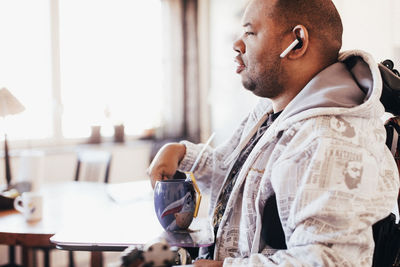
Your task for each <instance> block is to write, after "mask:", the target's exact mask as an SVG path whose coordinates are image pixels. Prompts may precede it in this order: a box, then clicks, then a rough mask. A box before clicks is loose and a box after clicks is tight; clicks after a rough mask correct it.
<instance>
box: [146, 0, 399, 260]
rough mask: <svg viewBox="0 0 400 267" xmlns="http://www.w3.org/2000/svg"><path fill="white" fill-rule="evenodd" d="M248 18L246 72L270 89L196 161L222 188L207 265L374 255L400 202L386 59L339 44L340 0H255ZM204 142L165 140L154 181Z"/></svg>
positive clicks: (214, 188)
mask: <svg viewBox="0 0 400 267" xmlns="http://www.w3.org/2000/svg"><path fill="white" fill-rule="evenodd" d="M243 27H244V33H243V35H242V36H241V38H240V39H239V40H237V41H236V42H235V44H234V49H235V51H237V52H238V56H237V57H236V62H237V63H238V68H237V73H238V74H240V76H241V78H242V83H243V85H244V87H245V88H247V89H248V90H250V91H251V92H253V93H254V94H255V95H257V96H259V97H261V99H260V102H259V104H258V105H257V106H256V107H255V108H254V110H253V111H252V112H250V114H249V115H248V117H247V118H246V119H245V120H244V121H243V122H242V123H241V125H240V127H239V128H238V129H237V130H236V132H235V133H234V134H233V136H232V137H231V138H230V139H229V140H228V141H227V142H226V143H224V144H222V145H220V146H219V147H217V148H216V149H212V148H207V150H206V153H204V154H203V156H202V158H201V160H200V163H199V165H198V167H197V169H196V170H195V176H196V178H197V181H198V184H199V186H201V189H202V190H203V191H204V192H206V191H205V190H209V191H210V193H211V205H210V206H211V207H210V216H211V218H212V222H213V225H214V229H215V237H216V240H215V246H213V247H210V248H208V249H207V250H204V249H202V250H201V253H200V254H202V255H205V256H207V259H203V260H198V261H196V262H195V265H196V266H222V265H223V266H371V263H372V256H373V249H374V241H373V237H372V230H371V227H372V225H373V224H374V223H375V222H377V221H378V220H380V219H382V218H384V217H386V216H387V215H388V214H389V213H390V212H391V210H393V208H394V206H395V203H396V197H397V192H398V187H399V184H398V173H397V169H396V166H395V164H394V160H393V158H392V156H391V154H390V152H389V151H388V149H387V148H386V147H385V144H384V140H385V130H384V127H383V123H382V121H381V119H380V117H381V116H382V115H383V112H384V109H383V106H382V105H381V103H380V102H379V97H380V94H381V90H382V89H381V87H382V86H381V80H380V74H379V70H378V67H377V64H376V63H375V62H374V61H373V59H372V58H371V57H370V56H369V55H368V54H366V53H364V52H361V51H351V52H344V53H341V54H340V55H339V50H340V48H341V42H342V40H341V39H342V24H341V20H340V17H339V14H338V13H337V10H336V8H335V7H334V5H333V3H332V2H331V1H330V0H252V1H251V2H250V3H249V5H248V6H247V8H246V11H245V14H244V17H243ZM296 39H297V40H298V44H296V43H295V44H296V45H295V46H294V47H293V49H291V50H290V51H289V53H288V54H287V55H285V56H283V58H281V57H280V54H281V52H282V51H284V50H285V49H286V48H287V47H288V46H289V45H290V44H292V43H293V41H295V40H296ZM201 148H202V145H195V144H192V143H190V142H186V141H183V142H181V143H173V144H168V145H166V146H164V147H163V148H162V149H161V150H160V151H159V153H158V154H157V156H156V157H155V159H154V161H153V162H152V164H151V166H150V167H149V175H150V177H151V180H152V183H153V186H154V184H155V182H156V181H157V180H161V179H170V178H171V177H172V176H173V175H174V173H175V171H176V170H177V169H179V170H181V171H188V170H189V169H190V168H191V166H192V164H193V162H194V160H195V158H196V156H197V154H198V153H199V151H200V150H201ZM348 162H358V163H359V165H357V166H358V167H359V169H360V170H362V172H361V171H360V172H359V174H360V177H359V178H357V186H348V177H346V175H345V174H347V173H348V170H347V171H346V168H348V166H350V165H349V164H348Z"/></svg>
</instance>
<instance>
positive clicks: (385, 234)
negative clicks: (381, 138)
mask: <svg viewBox="0 0 400 267" xmlns="http://www.w3.org/2000/svg"><path fill="white" fill-rule="evenodd" d="M393 67H394V64H393V62H392V61H390V60H385V61H384V62H382V63H381V64H379V70H380V72H381V76H382V82H383V90H382V96H381V99H380V100H381V102H382V104H383V106H384V107H385V110H386V111H387V112H389V113H392V114H393V115H395V117H393V118H390V119H389V120H388V121H387V122H386V123H385V129H386V145H387V146H388V148H389V149H390V151H391V152H392V155H393V157H394V159H395V161H396V164H397V168H398V170H399V172H400V142H399V141H400V140H399V135H400V74H399V72H398V71H397V70H396V69H394V68H393ZM397 202H398V211H400V191H399V195H398V198H397ZM393 212H396V213H397V211H393ZM372 229H373V236H374V241H375V250H374V256H373V263H372V266H373V267H383V266H396V267H397V266H400V225H399V224H397V223H396V217H395V215H394V214H393V213H392V214H390V215H389V216H387V217H386V218H384V219H382V220H380V221H378V222H377V223H375V224H374V225H373V227H372Z"/></svg>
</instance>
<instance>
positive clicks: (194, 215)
mask: <svg viewBox="0 0 400 267" xmlns="http://www.w3.org/2000/svg"><path fill="white" fill-rule="evenodd" d="M185 173H186V176H189V177H190V179H191V180H192V182H193V186H194V190H195V191H196V192H197V198H196V207H195V209H194V214H193V217H194V218H196V217H197V214H198V213H199V207H200V202H201V193H200V189H199V187H198V186H197V183H196V179H195V178H194V174H193V172H185Z"/></svg>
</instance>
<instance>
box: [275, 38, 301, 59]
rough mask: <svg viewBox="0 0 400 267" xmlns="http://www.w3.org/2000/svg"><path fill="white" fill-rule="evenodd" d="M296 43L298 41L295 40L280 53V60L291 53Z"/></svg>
mask: <svg viewBox="0 0 400 267" xmlns="http://www.w3.org/2000/svg"><path fill="white" fill-rule="evenodd" d="M298 43H299V40H297V39H296V40H294V41H293V43H291V44H290V45H289V47H288V48H286V49H285V51H283V52H282V54H281V56H280V57H281V58H284V57H286V55H287V54H289V52H290V51H292V49H293V48H294V47H295V46H296V45H297V44H298Z"/></svg>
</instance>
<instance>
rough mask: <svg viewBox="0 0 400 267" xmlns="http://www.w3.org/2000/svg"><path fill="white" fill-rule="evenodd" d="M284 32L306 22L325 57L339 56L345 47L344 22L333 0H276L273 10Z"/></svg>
mask: <svg viewBox="0 0 400 267" xmlns="http://www.w3.org/2000/svg"><path fill="white" fill-rule="evenodd" d="M270 14H271V15H272V17H273V20H274V21H275V23H276V24H277V25H279V26H281V29H282V33H287V32H290V31H292V29H293V28H294V27H295V26H296V25H299V24H301V25H304V26H305V27H306V28H307V30H308V32H309V38H310V41H313V40H314V41H317V43H318V44H319V49H320V51H321V53H323V54H324V56H326V57H328V58H330V59H335V60H336V59H337V56H338V53H339V50H340V49H341V47H342V35H343V25H342V20H341V18H340V15H339V12H338V11H337V9H336V7H335V5H334V4H333V2H332V1H331V0H276V2H275V5H274V6H273V10H272V12H271V13H270Z"/></svg>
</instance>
